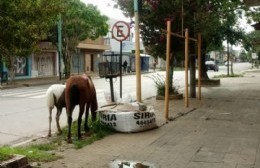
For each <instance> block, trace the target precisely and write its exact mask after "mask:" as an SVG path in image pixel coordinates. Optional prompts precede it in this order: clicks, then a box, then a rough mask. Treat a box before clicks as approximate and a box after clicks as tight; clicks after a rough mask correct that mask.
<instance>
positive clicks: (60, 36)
mask: <svg viewBox="0 0 260 168" xmlns="http://www.w3.org/2000/svg"><path fill="white" fill-rule="evenodd" d="M61 32H62V20H61V14H59V21H58V53H59V79H60V80H61V76H62V72H61V59H62V33H61Z"/></svg>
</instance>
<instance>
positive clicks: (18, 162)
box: [0, 155, 31, 168]
mask: <svg viewBox="0 0 260 168" xmlns="http://www.w3.org/2000/svg"><path fill="white" fill-rule="evenodd" d="M0 167H1V168H31V166H30V165H29V164H28V160H27V158H26V157H25V156H23V155H14V157H13V158H11V159H9V160H7V161H4V162H2V163H0Z"/></svg>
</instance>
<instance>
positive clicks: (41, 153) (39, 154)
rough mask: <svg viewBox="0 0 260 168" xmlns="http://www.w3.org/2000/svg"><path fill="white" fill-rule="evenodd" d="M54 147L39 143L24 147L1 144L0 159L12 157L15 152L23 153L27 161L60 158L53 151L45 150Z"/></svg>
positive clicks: (44, 160) (53, 147)
mask: <svg viewBox="0 0 260 168" xmlns="http://www.w3.org/2000/svg"><path fill="white" fill-rule="evenodd" d="M54 149H56V147H55V146H53V145H52V144H40V145H32V146H24V147H10V146H3V147H0V161H4V160H7V159H9V158H12V156H13V155H15V154H19V155H24V156H26V157H27V158H28V159H29V161H41V162H46V161H53V160H57V159H59V158H61V157H60V156H58V155H55V154H54V153H50V152H47V151H49V150H54Z"/></svg>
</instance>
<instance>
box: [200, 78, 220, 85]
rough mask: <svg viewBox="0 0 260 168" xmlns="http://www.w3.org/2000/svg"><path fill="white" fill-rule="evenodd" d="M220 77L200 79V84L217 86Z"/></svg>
mask: <svg viewBox="0 0 260 168" xmlns="http://www.w3.org/2000/svg"><path fill="white" fill-rule="evenodd" d="M196 85H197V86H198V79H196ZM219 85H220V79H207V80H201V86H219Z"/></svg>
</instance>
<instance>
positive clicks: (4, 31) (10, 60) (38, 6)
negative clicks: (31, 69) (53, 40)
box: [0, 0, 60, 78]
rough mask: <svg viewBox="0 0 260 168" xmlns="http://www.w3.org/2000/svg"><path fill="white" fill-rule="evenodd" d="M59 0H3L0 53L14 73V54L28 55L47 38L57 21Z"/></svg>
mask: <svg viewBox="0 0 260 168" xmlns="http://www.w3.org/2000/svg"><path fill="white" fill-rule="evenodd" d="M59 3H60V0H49V1H45V0H27V1H20V0H12V1H1V2H0V9H1V10H0V28H1V31H0V50H1V52H0V55H1V57H2V59H3V61H5V63H6V66H7V68H8V69H9V72H10V73H14V72H13V70H14V59H15V57H17V56H20V57H27V56H29V55H30V54H31V53H33V52H34V51H35V50H36V49H37V44H38V42H39V41H41V40H43V39H44V38H46V37H47V32H48V31H49V30H50V28H51V27H53V25H54V24H55V23H56V21H57V16H58V13H59V11H60V7H59V6H60V4H59ZM11 77H12V78H13V77H14V76H11Z"/></svg>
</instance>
